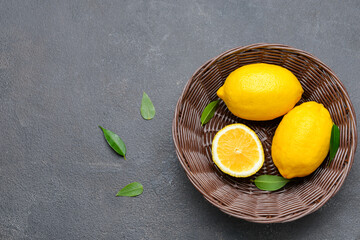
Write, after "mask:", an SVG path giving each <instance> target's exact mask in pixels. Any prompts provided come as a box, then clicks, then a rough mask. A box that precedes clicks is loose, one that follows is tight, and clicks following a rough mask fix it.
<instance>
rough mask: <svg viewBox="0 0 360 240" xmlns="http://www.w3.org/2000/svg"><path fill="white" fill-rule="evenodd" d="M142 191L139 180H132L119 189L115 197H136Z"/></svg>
mask: <svg viewBox="0 0 360 240" xmlns="http://www.w3.org/2000/svg"><path fill="white" fill-rule="evenodd" d="M143 191H144V188H143V185H141V183H139V182H133V183H130V184H128V185H126V186H125V187H124V188H123V189H121V190H120V191H119V192H118V193H117V194H116V196H117V197H120V196H122V197H136V196H138V195H140V194H141V193H142V192H143Z"/></svg>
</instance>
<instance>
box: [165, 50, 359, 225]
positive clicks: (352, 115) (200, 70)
mask: <svg viewBox="0 0 360 240" xmlns="http://www.w3.org/2000/svg"><path fill="white" fill-rule="evenodd" d="M254 49H276V50H283V51H288V52H290V53H296V54H299V55H302V56H305V57H307V58H310V59H312V60H313V61H314V62H316V64H318V65H319V66H321V67H322V68H323V69H324V70H326V71H328V73H329V74H330V75H331V76H332V77H333V80H334V81H335V82H336V84H337V86H338V87H339V88H340V90H341V91H342V92H343V93H344V94H343V98H344V100H345V102H346V105H347V106H348V108H349V112H348V114H349V115H350V116H349V118H350V119H351V120H350V123H351V126H350V127H351V128H352V129H354V131H352V134H353V135H352V137H353V138H352V139H353V141H352V142H351V143H352V144H351V146H350V148H349V149H350V152H349V162H348V164H347V165H346V166H345V167H344V169H343V172H345V173H341V174H339V179H338V181H337V184H336V186H333V187H332V188H331V189H330V190H329V191H328V192H327V193H326V194H325V195H324V197H323V198H322V201H320V202H319V204H314V205H313V206H311V207H309V208H307V209H306V210H304V211H301V212H298V213H295V214H293V215H288V216H285V217H281V218H269V219H265V218H261V219H260V218H259V217H243V216H241V217H240V216H238V215H236V214H234V213H232V212H230V211H227V210H226V209H224V208H223V207H222V206H221V205H220V204H219V203H218V202H216V201H213V200H212V199H211V198H210V197H209V196H208V193H207V192H206V191H205V190H203V189H202V187H201V185H200V184H199V183H198V182H197V181H196V179H195V178H194V176H193V175H192V173H191V172H190V171H189V170H188V167H187V166H186V164H185V157H184V156H183V155H182V153H181V151H180V145H179V139H178V134H177V132H178V127H179V126H178V121H177V120H178V119H179V109H180V106H181V104H182V100H183V98H184V95H185V94H186V92H187V91H188V90H189V89H190V87H191V85H192V81H191V80H192V79H193V78H194V77H195V76H197V75H201V74H202V73H204V72H205V71H206V70H207V69H209V67H210V66H212V65H213V64H214V63H216V62H217V61H218V60H219V59H222V58H224V57H227V56H229V55H231V54H234V53H238V52H244V51H248V50H254ZM172 135H173V141H174V145H175V150H176V154H177V157H178V159H179V162H180V164H181V165H182V167H183V168H184V170H185V172H186V175H187V177H188V178H189V180H190V182H191V183H192V184H193V185H194V187H195V188H196V189H197V190H198V191H199V192H200V193H201V194H202V195H203V196H204V198H205V199H206V200H207V201H209V202H210V203H211V204H212V205H214V206H216V207H217V208H219V209H220V210H221V211H222V212H225V213H227V214H229V215H231V216H234V217H237V218H242V219H245V220H248V221H252V222H258V223H278V222H289V221H293V220H296V219H299V218H301V217H303V216H305V215H308V214H310V213H312V212H315V211H316V210H318V209H319V208H320V207H322V206H323V205H324V204H325V203H326V202H327V201H328V200H329V199H330V198H331V197H333V196H334V195H335V194H336V193H337V192H338V191H339V189H340V187H341V186H342V185H343V183H344V181H345V178H346V177H347V175H348V174H349V172H350V169H351V167H352V164H353V162H354V156H355V152H356V148H357V122H356V114H355V111H354V107H353V104H352V102H351V100H350V97H349V94H348V92H347V90H346V89H345V87H344V85H343V83H342V82H341V81H340V80H339V79H338V77H337V76H336V74H335V73H334V72H333V71H332V70H331V69H330V68H329V67H328V66H327V65H325V64H324V63H323V62H322V61H321V60H320V59H318V58H317V57H315V56H313V55H312V54H310V53H308V52H306V51H304V50H300V49H296V48H294V47H291V46H288V45H283V44H276V43H275V44H274V43H255V44H250V45H246V46H239V47H235V48H232V49H229V50H227V51H225V52H223V53H221V54H219V55H218V56H216V57H214V58H211V59H210V60H208V61H206V62H205V63H204V64H203V65H201V66H200V67H199V68H198V69H197V70H196V71H195V72H194V73H193V74H192V76H191V77H190V78H189V80H188V81H187V83H186V85H185V87H184V89H183V91H182V93H181V95H180V97H179V99H178V101H177V104H176V107H175V113H174V118H173V121H172Z"/></svg>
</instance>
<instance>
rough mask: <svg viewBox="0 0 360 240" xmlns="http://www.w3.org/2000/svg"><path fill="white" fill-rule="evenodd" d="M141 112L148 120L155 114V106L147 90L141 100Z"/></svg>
mask: <svg viewBox="0 0 360 240" xmlns="http://www.w3.org/2000/svg"><path fill="white" fill-rule="evenodd" d="M140 112H141V116H142V117H143V118H144V119H146V120H150V119H152V118H153V117H154V116H155V107H154V105H153V103H152V102H151V99H150V98H149V96H148V95H147V94H146V93H145V92H144V93H143V97H142V100H141V107H140Z"/></svg>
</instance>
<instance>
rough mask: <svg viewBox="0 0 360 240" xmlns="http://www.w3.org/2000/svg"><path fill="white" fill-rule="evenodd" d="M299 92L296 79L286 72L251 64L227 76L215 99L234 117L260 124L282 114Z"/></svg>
mask: <svg viewBox="0 0 360 240" xmlns="http://www.w3.org/2000/svg"><path fill="white" fill-rule="evenodd" d="M303 92H304V90H303V89H302V87H301V85H300V82H299V81H298V79H297V78H296V77H295V75H294V74H292V73H291V72H290V71H289V70H287V69H286V68H283V67H280V66H277V65H273V64H266V63H255V64H249V65H245V66H242V67H240V68H238V69H236V70H235V71H233V72H232V73H230V75H229V76H228V77H227V78H226V80H225V83H224V85H223V86H222V87H220V88H219V90H218V91H217V95H218V96H219V97H220V98H221V99H222V100H223V101H224V102H225V104H226V106H227V107H228V109H229V110H230V111H231V112H232V113H233V114H234V115H235V116H238V117H240V118H243V119H248V120H257V121H261V120H271V119H274V118H277V117H280V116H282V115H284V114H286V113H287V112H288V111H290V110H291V109H292V108H293V107H294V106H295V104H296V103H297V102H298V101H299V100H300V98H301V95H302V93H303Z"/></svg>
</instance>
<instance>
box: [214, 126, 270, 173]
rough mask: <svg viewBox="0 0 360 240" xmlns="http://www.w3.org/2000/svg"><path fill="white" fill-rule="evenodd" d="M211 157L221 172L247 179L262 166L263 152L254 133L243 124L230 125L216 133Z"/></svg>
mask: <svg viewBox="0 0 360 240" xmlns="http://www.w3.org/2000/svg"><path fill="white" fill-rule="evenodd" d="M212 157H213V161H214V162H215V164H216V165H217V166H218V167H219V168H220V170H221V171H223V172H224V173H227V174H229V175H231V176H233V177H249V176H251V175H253V174H255V173H256V172H257V171H259V169H260V168H261V166H262V165H263V164H264V150H263V147H262V145H261V142H260V140H259V138H258V136H257V135H256V133H255V132H254V131H253V130H251V129H250V128H249V127H247V126H245V125H244V124H240V123H236V124H231V125H228V126H226V127H224V128H223V129H221V130H220V131H219V132H218V133H216V135H215V137H214V140H213V143H212Z"/></svg>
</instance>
